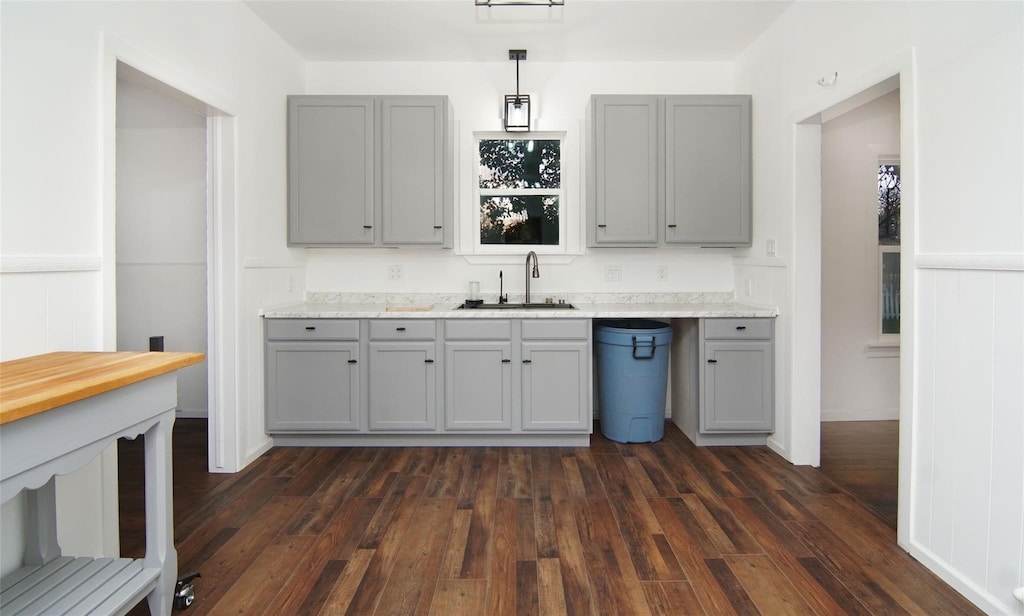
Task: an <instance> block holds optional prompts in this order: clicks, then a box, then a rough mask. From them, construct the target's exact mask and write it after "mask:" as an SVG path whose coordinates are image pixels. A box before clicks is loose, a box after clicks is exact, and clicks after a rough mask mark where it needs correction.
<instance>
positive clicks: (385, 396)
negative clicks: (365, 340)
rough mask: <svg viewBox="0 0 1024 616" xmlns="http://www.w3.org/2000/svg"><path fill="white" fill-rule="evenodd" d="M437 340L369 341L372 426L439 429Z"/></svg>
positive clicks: (400, 428)
mask: <svg viewBox="0 0 1024 616" xmlns="http://www.w3.org/2000/svg"><path fill="white" fill-rule="evenodd" d="M436 348H437V345H436V343H434V342H401V343H396V342H370V343H369V356H370V357H369V361H368V363H369V372H370V392H369V395H370V429H371V430H436V429H437V421H436V420H435V418H436V409H437V379H438V370H439V369H440V366H438V365H437V363H436V361H435V359H436V358H435V355H436Z"/></svg>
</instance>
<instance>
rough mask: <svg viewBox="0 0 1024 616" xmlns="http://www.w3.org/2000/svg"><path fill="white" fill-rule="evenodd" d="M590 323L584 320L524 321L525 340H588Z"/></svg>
mask: <svg viewBox="0 0 1024 616" xmlns="http://www.w3.org/2000/svg"><path fill="white" fill-rule="evenodd" d="M589 336H590V321H588V320H583V319H523V340H552V339H554V340H586V339H587V338H588V337H589Z"/></svg>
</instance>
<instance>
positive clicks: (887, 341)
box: [875, 244, 903, 347]
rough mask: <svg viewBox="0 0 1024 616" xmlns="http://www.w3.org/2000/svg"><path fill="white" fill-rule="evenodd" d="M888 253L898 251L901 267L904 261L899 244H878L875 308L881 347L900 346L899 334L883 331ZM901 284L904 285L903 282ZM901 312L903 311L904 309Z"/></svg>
mask: <svg viewBox="0 0 1024 616" xmlns="http://www.w3.org/2000/svg"><path fill="white" fill-rule="evenodd" d="M887 253H896V254H898V255H900V263H901V267H902V262H903V256H902V252H901V250H900V246H899V245H898V244H881V245H879V246H878V271H877V274H876V279H875V280H876V285H875V290H876V291H877V292H878V301H877V302H875V309H876V313H877V314H876V318H875V327H877V328H878V344H876V345H875V346H879V347H884V346H899V344H900V335H899V334H886V333H882V322H883V321H882V320H883V319H884V318H885V310H884V309H883V307H882V302H883V301H884V291H883V289H882V285H884V284H885V282H884V279H883V272H882V267H883V261H884V259H885V255H886V254H887ZM900 286H901V287H902V284H901V285H900ZM900 312H901V313H902V309H901V311H900Z"/></svg>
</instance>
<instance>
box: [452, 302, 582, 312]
mask: <svg viewBox="0 0 1024 616" xmlns="http://www.w3.org/2000/svg"><path fill="white" fill-rule="evenodd" d="M462 309H465V310H576V306H573V305H572V304H546V303H532V302H531V303H529V304H461V305H459V306H457V307H456V310H462Z"/></svg>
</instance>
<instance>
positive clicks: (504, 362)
mask: <svg viewBox="0 0 1024 616" xmlns="http://www.w3.org/2000/svg"><path fill="white" fill-rule="evenodd" d="M501 363H503V364H511V363H512V360H511V359H503V360H501Z"/></svg>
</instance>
